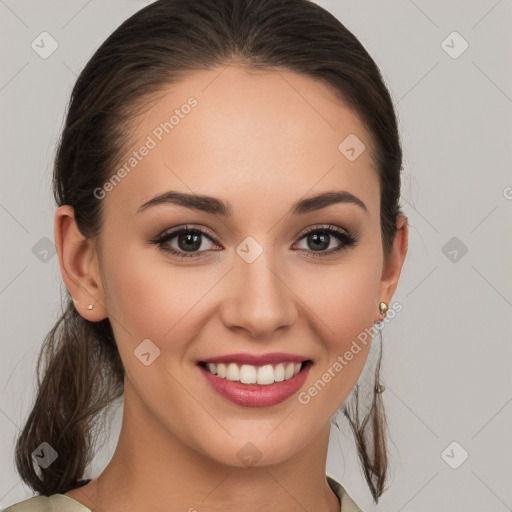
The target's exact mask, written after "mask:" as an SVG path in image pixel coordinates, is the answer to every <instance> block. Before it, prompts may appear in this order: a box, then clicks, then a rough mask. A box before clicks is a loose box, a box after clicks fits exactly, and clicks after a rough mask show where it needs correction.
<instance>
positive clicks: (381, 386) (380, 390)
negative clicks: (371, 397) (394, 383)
mask: <svg viewBox="0 0 512 512" xmlns="http://www.w3.org/2000/svg"><path fill="white" fill-rule="evenodd" d="M374 391H375V393H376V394H378V395H380V394H381V393H384V391H386V386H384V384H380V383H379V382H377V384H376V385H375V389H374Z"/></svg>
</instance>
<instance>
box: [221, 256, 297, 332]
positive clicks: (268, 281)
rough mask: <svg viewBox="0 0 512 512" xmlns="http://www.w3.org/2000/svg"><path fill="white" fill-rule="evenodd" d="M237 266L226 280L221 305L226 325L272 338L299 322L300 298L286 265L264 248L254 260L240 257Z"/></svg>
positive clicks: (236, 261) (236, 262)
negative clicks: (285, 267)
mask: <svg viewBox="0 0 512 512" xmlns="http://www.w3.org/2000/svg"><path fill="white" fill-rule="evenodd" d="M234 265H235V267H234V268H233V269H232V271H231V272H230V273H229V276H227V277H228V278H227V279H226V282H225V283H224V297H223V300H222V306H221V317H222V321H223V323H224V325H225V326H226V327H227V328H229V329H232V330H233V329H235V330H243V331H246V332H247V333H248V335H250V337H252V338H255V339H259V340H264V339H269V340H270V339H271V338H272V337H273V333H274V331H277V330H278V329H281V330H286V328H289V327H290V326H292V325H293V324H294V323H295V322H296V320H297V317H298V311H297V305H296V304H297V300H298V298H297V296H296V295H295V293H294V292H293V283H292V282H290V280H291V277H290V274H289V272H287V271H286V270H285V269H284V265H283V266H282V267H283V268H280V267H279V265H276V262H275V260H271V258H269V257H267V253H266V252H265V251H263V253H262V254H261V255H260V256H259V257H258V258H257V259H256V260H255V261H253V262H252V263H247V262H246V261H244V260H243V259H242V258H238V257H237V259H236V260H235V264H234Z"/></svg>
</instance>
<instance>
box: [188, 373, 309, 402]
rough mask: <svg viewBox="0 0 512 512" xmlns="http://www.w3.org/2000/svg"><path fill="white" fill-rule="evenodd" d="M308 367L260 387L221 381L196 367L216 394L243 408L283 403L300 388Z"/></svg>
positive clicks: (219, 378)
mask: <svg viewBox="0 0 512 512" xmlns="http://www.w3.org/2000/svg"><path fill="white" fill-rule="evenodd" d="M310 367H311V363H308V364H306V366H305V367H304V368H303V369H302V370H301V371H300V372H299V373H298V374H297V375H295V377H292V378H291V379H289V380H284V381H282V382H274V384H268V385H260V384H242V383H241V382H238V381H233V380H228V379H223V378H221V377H217V376H216V375H213V374H212V373H210V372H209V371H208V370H205V369H204V368H203V367H202V366H200V365H198V368H199V370H201V373H202V374H203V375H204V376H205V378H206V380H207V381H208V383H209V384H210V385H211V386H212V388H213V389H214V390H215V391H217V393H219V394H221V395H222V396H223V397H225V398H227V399H228V400H230V401H231V402H233V403H235V404H237V405H243V406H245V407H269V406H271V405H276V404H278V403H280V402H284V401H285V400H286V399H287V398H289V397H290V396H292V395H293V394H294V393H296V392H297V391H299V389H300V388H301V387H302V385H303V384H304V381H305V380H306V377H307V376H308V372H309V368H310Z"/></svg>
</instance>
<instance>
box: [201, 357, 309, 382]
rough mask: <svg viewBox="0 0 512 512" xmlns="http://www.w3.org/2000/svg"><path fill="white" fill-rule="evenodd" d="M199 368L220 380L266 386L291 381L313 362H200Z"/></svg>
mask: <svg viewBox="0 0 512 512" xmlns="http://www.w3.org/2000/svg"><path fill="white" fill-rule="evenodd" d="M198 364H199V366H201V367H202V368H203V369H205V370H206V371H207V372H209V373H211V374H212V375H215V376H216V377H218V378H220V379H227V380H231V381H234V382H240V383H242V384H259V385H262V386H268V385H271V384H274V383H276V382H284V381H287V380H290V379H293V378H294V377H295V376H296V375H298V374H299V373H300V372H301V371H303V370H304V369H305V368H306V367H307V366H309V365H312V364H313V362H312V361H311V360H310V359H308V360H306V361H303V362H302V363H294V362H291V361H283V362H280V363H275V364H266V365H262V366H253V365H250V364H238V363H235V362H231V363H206V362H205V361H200V362H199V363H198Z"/></svg>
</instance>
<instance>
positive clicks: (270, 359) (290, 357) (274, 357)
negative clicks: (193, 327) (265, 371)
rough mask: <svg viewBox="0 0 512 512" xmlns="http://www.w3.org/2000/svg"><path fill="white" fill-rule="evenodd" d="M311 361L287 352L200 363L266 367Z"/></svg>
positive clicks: (231, 357) (234, 355) (227, 356)
mask: <svg viewBox="0 0 512 512" xmlns="http://www.w3.org/2000/svg"><path fill="white" fill-rule="evenodd" d="M308 360H310V359H309V358H308V357H304V356H299V355H297V354H287V353H285V352H272V353H267V354H259V355H255V354H248V353H238V354H226V355H224V356H215V357H209V358H208V359H201V360H200V361H198V363H201V362H203V363H237V364H250V365H252V366H264V365H266V364H276V363H283V362H292V363H302V362H304V361H308Z"/></svg>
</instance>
